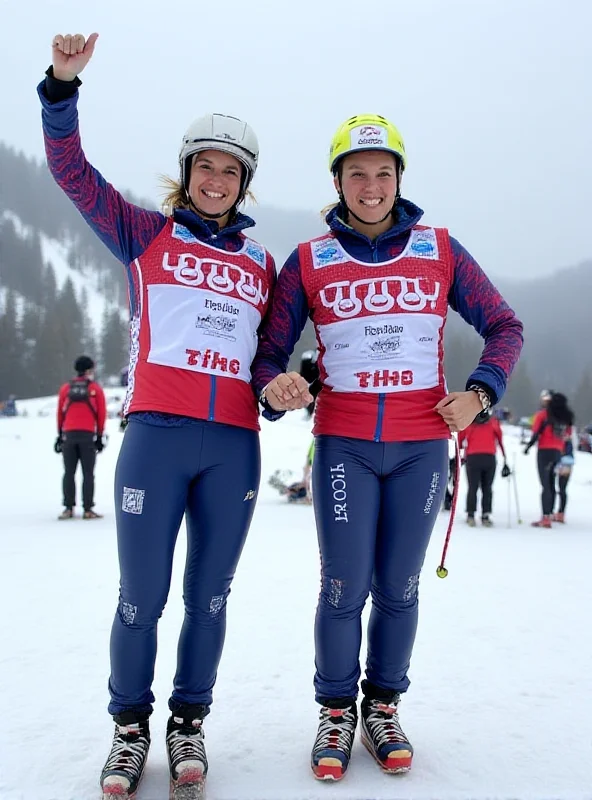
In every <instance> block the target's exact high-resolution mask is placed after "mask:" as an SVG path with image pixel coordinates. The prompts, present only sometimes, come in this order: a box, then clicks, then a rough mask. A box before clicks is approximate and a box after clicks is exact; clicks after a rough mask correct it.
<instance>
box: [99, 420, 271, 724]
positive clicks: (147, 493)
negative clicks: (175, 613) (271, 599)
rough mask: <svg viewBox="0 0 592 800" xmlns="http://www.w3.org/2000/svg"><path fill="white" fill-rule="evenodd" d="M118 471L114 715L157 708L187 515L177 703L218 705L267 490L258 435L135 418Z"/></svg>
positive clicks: (227, 428)
mask: <svg viewBox="0 0 592 800" xmlns="http://www.w3.org/2000/svg"><path fill="white" fill-rule="evenodd" d="M124 436H125V438H124V440H123V444H122V446H121V451H120V454H119V460H118V462H117V470H116V473H115V508H116V514H117V544H118V551H119V565H120V571H121V582H120V597H119V605H118V608H117V613H116V614H115V620H114V622H113V628H112V631H111V677H110V679H109V692H110V695H111V702H110V704H109V712H110V713H111V714H120V713H122V712H123V711H126V710H134V711H138V712H141V711H151V709H152V703H153V702H154V695H153V694H152V690H151V685H152V681H153V678H154V663H155V659H156V627H157V622H158V619H159V617H160V616H161V614H162V611H163V609H164V606H165V603H166V600H167V596H168V592H169V587H170V582H171V571H172V566H173V552H174V549H175V543H176V540H177V534H178V532H179V528H180V525H181V521H182V519H183V515H184V514H185V515H186V523H187V562H186V566H185V579H184V590H183V597H184V601H185V619H184V622H183V627H182V630H181V636H180V639H179V647H178V653H177V673H176V675H175V680H174V690H173V694H172V697H171V700H170V703H169V705H171V708H172V707H173V705H174V706H175V707H176V706H177V704H182V705H185V704H204V705H206V706H209V705H210V703H211V702H212V689H213V686H214V683H215V681H216V672H217V669H218V663H219V661H220V656H221V654H222V647H223V644H224V634H225V629H226V600H227V597H228V594H229V592H230V584H231V582H232V579H233V577H234V572H235V569H236V566H237V563H238V560H239V558H240V554H241V551H242V548H243V545H244V543H245V539H246V536H247V532H248V530H249V525H250V523H251V517H252V515H253V511H254V508H255V498H256V495H257V490H258V488H259V478H260V452H259V436H258V434H257V432H256V431H251V430H247V429H245V428H239V427H235V426H231V425H221V424H219V423H215V422H206V421H201V420H191V421H190V422H189V424H186V425H184V426H183V427H168V426H165V427H163V426H160V425H152V424H148V423H146V422H144V421H139V420H137V419H134V417H133V415H132V416H131V417H130V421H129V424H128V426H127V429H126V431H125V435H124Z"/></svg>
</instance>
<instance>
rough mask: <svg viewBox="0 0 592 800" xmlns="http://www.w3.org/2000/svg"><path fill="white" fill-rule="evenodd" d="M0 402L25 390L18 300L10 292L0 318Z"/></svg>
mask: <svg viewBox="0 0 592 800" xmlns="http://www.w3.org/2000/svg"><path fill="white" fill-rule="evenodd" d="M0 342H1V343H2V345H1V346H0V401H2V400H6V398H7V397H8V396H9V395H10V394H15V395H17V396H20V394H21V390H22V388H23V386H22V384H23V369H22V362H21V349H22V341H21V336H20V329H19V319H18V314H17V309H16V298H15V295H14V293H13V292H8V293H7V295H6V302H5V304H4V310H3V312H2V314H1V316H0Z"/></svg>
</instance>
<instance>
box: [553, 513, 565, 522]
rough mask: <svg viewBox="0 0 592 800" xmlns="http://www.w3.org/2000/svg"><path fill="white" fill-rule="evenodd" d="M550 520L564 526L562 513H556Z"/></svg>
mask: <svg viewBox="0 0 592 800" xmlns="http://www.w3.org/2000/svg"><path fill="white" fill-rule="evenodd" d="M552 520H553V522H561V523H563V524H565V514H564V513H563V511H558V512H557V513H556V514H553V516H552Z"/></svg>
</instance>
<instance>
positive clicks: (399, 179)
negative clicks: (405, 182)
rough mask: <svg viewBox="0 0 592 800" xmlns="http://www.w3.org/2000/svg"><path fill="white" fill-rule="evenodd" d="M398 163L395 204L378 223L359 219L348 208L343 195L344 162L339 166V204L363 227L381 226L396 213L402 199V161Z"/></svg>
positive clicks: (397, 160)
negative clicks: (342, 169)
mask: <svg viewBox="0 0 592 800" xmlns="http://www.w3.org/2000/svg"><path fill="white" fill-rule="evenodd" d="M396 162H397V193H396V195H395V202H394V203H393V205H392V206H391V208H390V209H389V210H388V211H387V212H386V214H385V215H384V217H383V218H382V219H379V220H376V222H367V221H366V220H365V219H362V218H361V217H358V215H357V214H356V213H354V212H353V211H352V210H351V208H350V207H349V206H348V204H347V203H346V202H345V195H344V194H343V186H342V184H341V167H342V162H340V163H339V164H338V165H337V180H338V182H339V193H338V194H339V202H340V203H341V205H342V206H343V207H344V208H345V210H346V211H347V213H348V215H349V214H351V215H352V217H353V218H354V219H357V220H358V222H361V223H362V225H381V224H382V223H383V222H384V221H385V219H388V217H389V215H391V214H393V213H394V211H395V207H396V205H397V202H398V200H399V198H400V197H401V172H402V170H401V162H400V160H399V159H398V158H397V159H396Z"/></svg>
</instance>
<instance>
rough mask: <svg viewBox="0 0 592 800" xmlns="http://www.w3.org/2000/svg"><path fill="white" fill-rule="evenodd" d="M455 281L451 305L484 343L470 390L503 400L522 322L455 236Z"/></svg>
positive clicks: (517, 354) (520, 339)
mask: <svg viewBox="0 0 592 800" xmlns="http://www.w3.org/2000/svg"><path fill="white" fill-rule="evenodd" d="M450 243H451V246H452V254H453V257H454V279H453V283H452V287H451V289H450V293H449V295H448V303H449V305H450V307H451V308H453V309H454V310H455V311H458V313H459V314H460V315H461V317H462V318H463V319H464V320H465V322H468V323H469V325H472V327H473V328H475V330H476V331H477V332H478V333H479V334H480V335H481V336H482V337H483V339H484V340H485V346H484V348H483V352H482V354H481V358H480V359H479V364H478V365H477V368H476V369H475V370H474V371H473V372H472V373H471V375H470V376H469V379H468V380H467V388H468V387H469V386H470V385H471V384H473V383H477V384H481V385H483V386H484V387H486V388H487V389H489V390H490V394H491V395H492V401H493V402H494V403H497V402H499V401H500V400H501V398H502V396H503V394H504V392H505V391H506V385H507V382H508V379H509V377H510V375H511V374H512V371H513V369H514V367H515V366H516V363H517V361H518V358H519V357H520V352H521V350H522V345H523V342H524V339H523V335H522V329H523V328H522V323H521V322H520V320H519V319H518V318H517V317H516V314H515V313H514V311H513V310H512V309H511V308H510V306H509V305H508V304H507V303H506V301H505V300H504V298H503V297H502V296H501V294H500V293H499V292H498V290H497V289H496V288H495V286H494V285H493V283H492V282H491V281H490V280H489V278H488V277H487V275H486V274H485V273H484V272H483V270H482V269H481V267H480V266H479V264H477V262H476V261H475V259H474V258H473V257H472V256H471V255H470V253H468V252H467V250H465V248H464V247H463V246H462V245H461V244H460V243H459V242H458V241H457V240H456V239H453V238H452V237H451V238H450Z"/></svg>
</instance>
